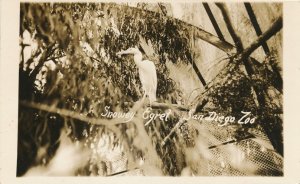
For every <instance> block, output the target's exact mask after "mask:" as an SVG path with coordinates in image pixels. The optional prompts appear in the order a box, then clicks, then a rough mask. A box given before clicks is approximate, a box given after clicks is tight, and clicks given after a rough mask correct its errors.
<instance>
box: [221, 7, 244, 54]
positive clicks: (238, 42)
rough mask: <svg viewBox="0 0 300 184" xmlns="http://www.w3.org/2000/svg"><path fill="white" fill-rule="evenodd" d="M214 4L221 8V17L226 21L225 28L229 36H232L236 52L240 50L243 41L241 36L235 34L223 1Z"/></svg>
mask: <svg viewBox="0 0 300 184" xmlns="http://www.w3.org/2000/svg"><path fill="white" fill-rule="evenodd" d="M216 5H217V7H218V8H219V9H220V10H221V13H222V15H223V19H224V21H225V23H226V26H227V29H228V31H229V33H230V36H231V37H232V39H233V41H234V43H235V46H236V47H237V52H241V51H242V50H243V43H242V40H241V38H240V37H239V36H238V35H237V34H236V32H235V30H234V28H233V25H232V22H231V20H230V17H229V13H228V10H227V7H226V5H225V4H223V3H216Z"/></svg>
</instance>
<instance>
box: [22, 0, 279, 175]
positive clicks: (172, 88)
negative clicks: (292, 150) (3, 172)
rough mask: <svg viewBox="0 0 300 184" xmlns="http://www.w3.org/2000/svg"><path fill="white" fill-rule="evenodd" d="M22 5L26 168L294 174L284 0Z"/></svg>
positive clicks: (44, 171)
mask: <svg viewBox="0 0 300 184" xmlns="http://www.w3.org/2000/svg"><path fill="white" fill-rule="evenodd" d="M19 6H20V12H19V14H20V15H19V35H18V37H19V43H18V44H19V45H18V47H19V53H18V54H19V62H18V66H19V68H17V69H18V77H19V78H18V80H19V83H18V122H17V129H18V131H17V150H16V151H17V161H16V177H29V176H48V177H49V176H50V177H52V176H76V177H81V176H85V177H86V176H91V177H116V176H169V177H171V176H172V177H181V176H189V177H193V176H270V177H283V176H284V174H285V172H284V160H285V154H284V153H285V152H284V146H285V144H284V143H285V141H284V138H283V137H284V128H283V127H284V123H285V121H283V120H284V119H283V116H284V113H283V112H284V111H283V97H284V95H283V89H284V88H283V84H284V82H285V81H283V64H284V62H285V61H283V43H282V42H283V41H282V40H283V4H282V3H279V2H270V3H267V2H261V3H258V2H251V3H249V2H231V3H226V2H222V3H220V2H216V3H214V2H210V3H207V2H190V3H189V2H186V3H184V2H172V3H170V2H169V3H166V2H153V3H146V2H136V3H134V2H130V1H128V2H120V3H117V2H111V3H109V2H106V3H100V2H99V3H97V2H92V3H91V2H89V3H88V2H86V3H83V2H81V3H79V2H68V3H63V2H56V3H46V2H39V3H35V2H21V3H19ZM17 69H16V70H17Z"/></svg>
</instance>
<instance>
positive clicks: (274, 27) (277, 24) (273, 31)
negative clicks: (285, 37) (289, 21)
mask: <svg viewBox="0 0 300 184" xmlns="http://www.w3.org/2000/svg"><path fill="white" fill-rule="evenodd" d="M281 28H282V17H279V18H278V19H277V20H276V21H275V22H274V23H273V24H272V26H271V27H270V28H269V29H268V30H267V31H266V32H265V33H263V34H262V35H260V36H259V37H258V38H257V39H256V40H255V41H254V42H252V44H251V45H249V46H248V47H247V48H246V49H245V50H244V51H243V52H242V53H241V54H239V56H238V58H241V59H244V58H247V57H249V56H250V55H251V54H252V52H254V51H255V50H256V49H257V48H258V47H260V46H261V45H262V44H263V43H265V42H266V41H267V40H269V39H270V38H271V37H272V36H274V35H275V34H276V33H277V32H279V31H280V30H281Z"/></svg>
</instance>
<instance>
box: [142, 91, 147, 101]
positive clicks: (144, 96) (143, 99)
mask: <svg viewBox="0 0 300 184" xmlns="http://www.w3.org/2000/svg"><path fill="white" fill-rule="evenodd" d="M145 98H146V91H145V90H144V95H143V98H142V102H143V103H144V101H145Z"/></svg>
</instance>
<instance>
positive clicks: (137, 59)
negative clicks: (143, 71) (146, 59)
mask: <svg viewBox="0 0 300 184" xmlns="http://www.w3.org/2000/svg"><path fill="white" fill-rule="evenodd" d="M142 59H143V55H142V53H137V54H134V56H133V60H134V62H135V64H136V65H137V66H139V65H140V64H141V62H142Z"/></svg>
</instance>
